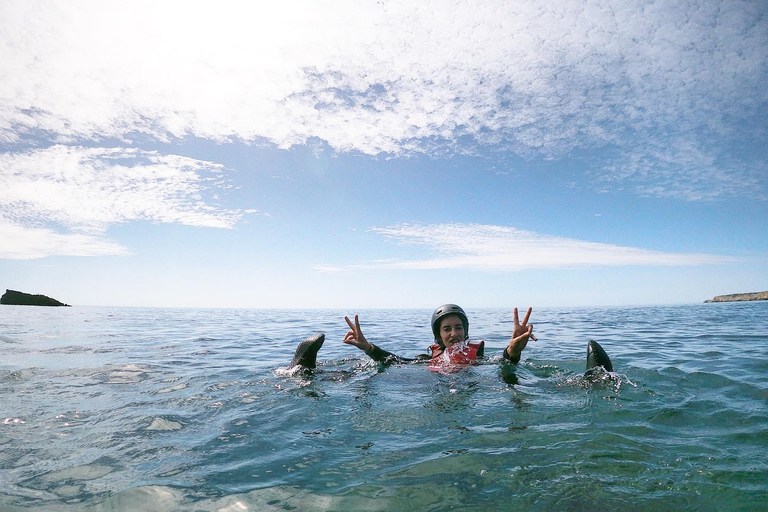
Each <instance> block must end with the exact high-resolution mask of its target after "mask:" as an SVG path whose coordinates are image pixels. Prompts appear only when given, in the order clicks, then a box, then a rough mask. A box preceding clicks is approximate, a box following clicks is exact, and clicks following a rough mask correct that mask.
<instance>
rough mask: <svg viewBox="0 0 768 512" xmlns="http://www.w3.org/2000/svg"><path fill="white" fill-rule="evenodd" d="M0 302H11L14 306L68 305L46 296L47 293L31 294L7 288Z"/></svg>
mask: <svg viewBox="0 0 768 512" xmlns="http://www.w3.org/2000/svg"><path fill="white" fill-rule="evenodd" d="M0 304H9V305H14V306H67V307H69V304H64V303H63V302H59V301H57V300H56V299H52V298H50V297H46V296H45V295H31V294H29V293H24V292H17V291H16V290H5V293H4V294H3V296H2V297H0Z"/></svg>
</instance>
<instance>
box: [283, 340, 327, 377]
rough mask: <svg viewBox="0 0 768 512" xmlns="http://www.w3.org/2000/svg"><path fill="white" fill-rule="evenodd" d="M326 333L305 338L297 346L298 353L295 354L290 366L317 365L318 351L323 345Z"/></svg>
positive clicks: (309, 366)
mask: <svg viewBox="0 0 768 512" xmlns="http://www.w3.org/2000/svg"><path fill="white" fill-rule="evenodd" d="M324 341H325V334H323V333H317V334H315V335H314V336H310V337H309V338H307V339H305V340H304V341H302V342H301V343H299V346H298V347H296V353H295V354H293V361H291V366H290V368H293V367H294V366H303V367H304V368H310V369H311V368H314V367H315V366H317V352H318V350H320V347H322V346H323V342H324Z"/></svg>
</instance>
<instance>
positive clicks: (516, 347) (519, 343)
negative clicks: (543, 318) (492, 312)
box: [504, 308, 538, 363]
mask: <svg viewBox="0 0 768 512" xmlns="http://www.w3.org/2000/svg"><path fill="white" fill-rule="evenodd" d="M532 311H533V308H528V311H527V312H526V313H525V318H523V322H522V323H520V315H519V314H518V312H517V308H515V311H514V313H515V315H514V319H515V328H514V330H513V331H512V338H511V339H510V340H509V345H508V346H507V348H506V349H504V351H505V352H506V353H507V355H508V356H509V359H511V360H512V362H513V363H517V362H519V361H520V354H522V352H523V350H524V349H525V347H526V346H527V345H528V340H529V339H532V340H533V341H538V338H537V337H536V336H534V335H533V325H528V319H529V318H531V312H532Z"/></svg>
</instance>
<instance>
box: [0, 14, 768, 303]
mask: <svg viewBox="0 0 768 512" xmlns="http://www.w3.org/2000/svg"><path fill="white" fill-rule="evenodd" d="M550 4H551V5H550ZM766 48H768V4H767V3H766V2H764V1H738V0H727V1H716V0H700V1H692V0H681V1H679V2H667V1H657V2H653V1H634V0H628V1H626V2H615V1H613V0H604V1H603V0H600V1H594V0H575V1H571V0H561V1H558V2H536V1H494V0H478V1H472V0H446V1H430V2H413V1H412V0H407V1H402V2H399V1H387V0H380V1H368V0H352V1H344V0H334V1H322V0H308V1H293V0H281V1H280V2H232V1H217V2H196V1H176V2H174V1H160V2H158V1H156V0H153V1H151V2H150V1H147V2H144V1H137V0H132V1H130V2H120V1H111V2H103V1H79V0H68V1H54V0H50V1H42V2H41V1H32V0H20V1H15V0H0V291H2V290H1V289H5V288H8V289H15V290H20V291H24V292H27V293H42V294H45V295H48V296H51V297H54V298H56V299H58V300H61V301H63V302H66V303H68V304H73V305H94V306H156V307H216V308H219V307H237V308H297V309H302V308H307V309H324V308H343V309H348V310H350V311H351V312H353V311H355V310H358V309H365V308H434V307H436V306H437V305H439V304H443V303H447V302H454V303H458V304H461V305H462V306H464V307H468V308H482V307H499V308H512V307H520V308H523V307H527V306H533V307H534V308H537V307H579V306H631V305H652V304H658V305H667V304H685V303H699V302H702V301H704V300H705V299H709V298H712V297H713V296H715V295H720V294H728V293H740V292H752V291H762V290H768V87H767V86H766V84H768V51H766Z"/></svg>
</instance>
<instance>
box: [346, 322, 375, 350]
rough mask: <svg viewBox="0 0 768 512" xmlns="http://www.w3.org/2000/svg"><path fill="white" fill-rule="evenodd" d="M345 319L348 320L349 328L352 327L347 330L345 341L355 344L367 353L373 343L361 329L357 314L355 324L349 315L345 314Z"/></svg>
mask: <svg viewBox="0 0 768 512" xmlns="http://www.w3.org/2000/svg"><path fill="white" fill-rule="evenodd" d="M344 320H346V321H347V325H349V328H350V329H351V330H350V331H348V332H347V334H346V336H344V343H346V344H347V345H353V346H355V347H357V348H359V349H360V350H362V351H363V352H365V353H366V354H367V353H368V352H369V351H370V350H371V344H370V343H368V340H367V339H365V336H363V331H362V330H360V320H358V319H357V315H355V323H354V324H353V323H352V320H350V319H349V317H348V316H345V317H344Z"/></svg>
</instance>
